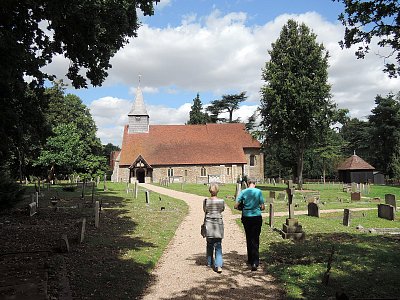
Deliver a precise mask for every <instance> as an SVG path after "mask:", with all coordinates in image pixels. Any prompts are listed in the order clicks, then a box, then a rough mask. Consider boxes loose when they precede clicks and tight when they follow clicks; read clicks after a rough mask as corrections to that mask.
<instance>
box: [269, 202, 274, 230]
mask: <svg viewBox="0 0 400 300" xmlns="http://www.w3.org/2000/svg"><path fill="white" fill-rule="evenodd" d="M269 227H271V228H273V227H274V204H273V203H270V204H269Z"/></svg>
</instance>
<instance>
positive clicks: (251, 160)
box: [250, 154, 256, 166]
mask: <svg viewBox="0 0 400 300" xmlns="http://www.w3.org/2000/svg"><path fill="white" fill-rule="evenodd" d="M255 165H256V156H255V155H254V154H252V155H250V166H255Z"/></svg>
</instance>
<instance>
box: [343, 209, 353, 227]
mask: <svg viewBox="0 0 400 300" xmlns="http://www.w3.org/2000/svg"><path fill="white" fill-rule="evenodd" d="M350 219H351V212H350V209H348V208H345V209H344V211H343V225H344V226H350Z"/></svg>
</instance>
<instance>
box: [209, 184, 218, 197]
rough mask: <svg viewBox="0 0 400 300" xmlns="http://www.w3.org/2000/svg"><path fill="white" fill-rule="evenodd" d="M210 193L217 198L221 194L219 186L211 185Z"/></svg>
mask: <svg viewBox="0 0 400 300" xmlns="http://www.w3.org/2000/svg"><path fill="white" fill-rule="evenodd" d="M208 191H209V192H210V194H211V196H217V195H218V192H219V187H218V184H216V183H211V184H210V187H209V188H208Z"/></svg>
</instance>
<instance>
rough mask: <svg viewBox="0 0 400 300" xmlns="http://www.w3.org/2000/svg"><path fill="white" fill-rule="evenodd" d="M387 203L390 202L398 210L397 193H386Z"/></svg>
mask: <svg viewBox="0 0 400 300" xmlns="http://www.w3.org/2000/svg"><path fill="white" fill-rule="evenodd" d="M385 204H389V205H391V206H393V207H394V210H397V203H396V195H393V194H385Z"/></svg>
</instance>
